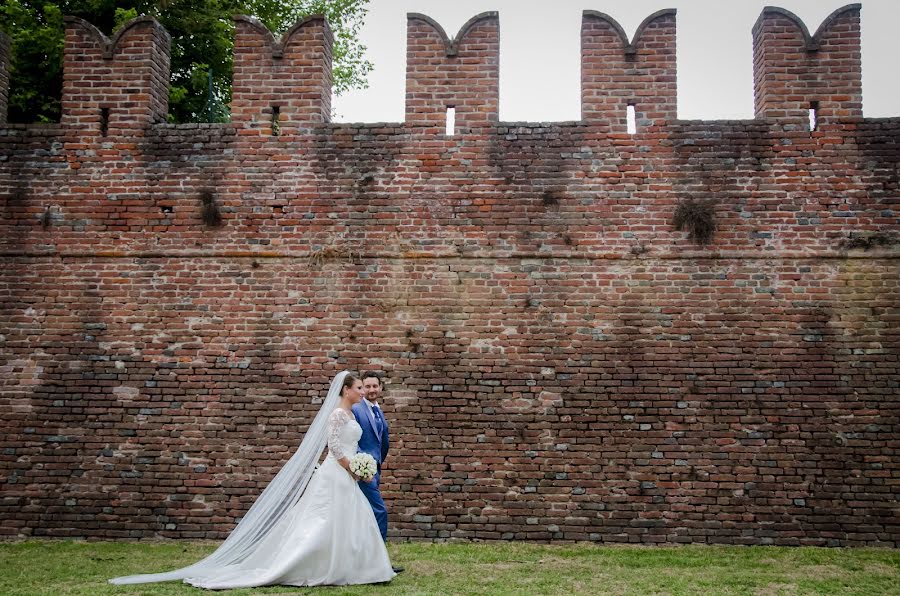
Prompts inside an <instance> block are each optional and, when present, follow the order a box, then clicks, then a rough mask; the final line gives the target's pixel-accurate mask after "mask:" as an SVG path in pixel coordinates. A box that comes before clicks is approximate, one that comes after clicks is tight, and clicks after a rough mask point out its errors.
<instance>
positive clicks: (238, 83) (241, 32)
mask: <svg viewBox="0 0 900 596" xmlns="http://www.w3.org/2000/svg"><path fill="white" fill-rule="evenodd" d="M333 44H334V37H333V35H332V33H331V29H330V28H329V27H328V23H327V22H326V20H325V17H324V16H321V15H314V16H310V17H307V18H305V19H303V20H302V21H300V22H298V23H297V24H295V25H294V26H293V27H291V28H290V29H288V30H287V31H286V32H285V33H284V34H283V35H282V36H281V37H280V38H279V39H277V40H276V39H275V37H274V36H273V35H272V32H271V31H269V30H268V29H267V28H266V26H265V25H263V24H262V23H260V22H259V21H257V20H256V19H253V18H251V17H247V16H237V17H235V34H234V83H233V88H232V101H231V120H232V122H234V123H235V124H236V125H237V126H239V127H241V126H242V127H253V128H256V129H258V130H259V132H260V133H261V134H273V135H277V134H281V133H286V132H290V131H291V130H292V129H297V128H303V127H309V126H310V125H313V124H319V123H323V122H329V121H330V120H331V85H332V73H331V67H332V53H331V52H332V46H333Z"/></svg>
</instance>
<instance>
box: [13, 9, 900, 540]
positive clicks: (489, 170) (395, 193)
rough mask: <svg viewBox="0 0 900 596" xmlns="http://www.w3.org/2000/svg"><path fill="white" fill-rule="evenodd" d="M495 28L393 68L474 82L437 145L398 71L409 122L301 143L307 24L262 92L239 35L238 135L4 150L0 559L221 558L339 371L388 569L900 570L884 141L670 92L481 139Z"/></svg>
mask: <svg viewBox="0 0 900 596" xmlns="http://www.w3.org/2000/svg"><path fill="white" fill-rule="evenodd" d="M857 10H858V9H857ZM839 13H840V15H839V16H841V19H843V18H845V17H846V14H847V13H846V12H840V11H839ZM782 17H783V15H782V14H780V13H771V12H765V13H764V14H763V17H762V19H763V20H765V19H769V18H773V19H782ZM673 18H674V16H673V15H671V14H670V13H664V14H662V15H661V16H660V15H658V16H656V17H651V18H650V19H648V21H647V22H645V24H646V27H645V28H643V34H641V35H640V36H637V41H636V42H635V43H636V44H637V45H636V46H635V47H637V48H638V57H637V58H636V60H637V61H638V62H636V66H634V68H636V69H638V71H639V70H640V68H641V64H642V63H641V62H640V60H642V58H641V55H640V52H641V51H642V50H641V47H642V46H641V44H642V43H643V42H642V41H641V40H649V39H651V37H649V36H650V31H654V34H653V35H655V36H661V37H660V39H670V36H671V28H672V27H674V21H673V20H672V19H673ZM584 21H585V24H584V26H583V28H582V32H583V35H584V36H585V37H584V39H583V47H584V48H589V47H592V44H593V43H594V41H592V40H595V39H597V38H598V36H601V37H602V36H606V37H610V38H612V39H613V41H616V42H617V43H619V44H620V45H619V49H618V50H617V51H622V52H624V51H625V50H624V49H623V48H625V49H627V44H623V42H622V41H621V37H620V39H615V37H614V36H610V35H608V34H607V33H603V34H600V33H598V32H597V31H596V29H595V27H596V26H600V27H603V26H606V27H607V28H608V29H609V28H611V30H612V31H616V30H617V29H618V30H621V27H618V25H617V24H615V22H614V21H611V20H610V19H609V17H604V18H601V19H598V17H597V14H596V13H586V14H585V17H584ZM834 22H835V23H837V22H839V19H835V20H834ZM497 23H498V21H497V18H496V16H495V15H481V16H480V17H476V18H475V19H473V20H472V21H470V22H469V23H468V24H467V25H466V26H464V27H463V29H462V31H461V33H460V34H459V35H458V36H457V37H456V38H455V41H453V42H450V41H449V40H448V38H447V36H446V34H444V33H443V32H442V31H441V30H440V29H439V28H435V25H434V24H433V22H430V20H428V19H426V18H423V17H422V16H421V15H411V16H410V27H409V35H410V40H409V47H411V48H421V49H419V50H415V51H411V52H412V53H411V56H415V55H416V54H418V53H420V52H426V50H425V49H424V48H426V47H427V48H433V49H434V51H435V52H436V54H435V55H436V56H437V57H438V58H439V60H437V58H436V60H437V61H438V62H439V64H440V65H439V68H438V70H441V69H443V70H442V72H444V75H442V76H447V77H448V78H447V80H450V79H452V78H453V77H455V76H457V75H453V73H459V72H460V70H458V68H459V67H460V66H461V65H462V64H467V65H469V68H472V69H475V70H476V71H478V72H479V73H481V74H480V75H478V76H481V77H483V79H479V78H478V77H475V78H476V79H478V80H483V81H485V82H484V84H483V86H482V85H481V84H479V88H480V89H484V96H483V97H482V98H481V100H482V101H481V103H480V104H479V101H477V100H478V97H474V98H473V97H467V98H465V99H466V100H467V101H469V103H468V104H465V103H462V102H459V103H457V106H460V107H458V112H457V113H458V122H460V120H461V122H460V128H459V130H458V134H457V135H454V136H447V135H445V134H443V130H442V129H443V124H442V122H441V120H440V118H443V117H444V113H443V112H444V110H445V108H446V105H445V103H446V102H447V101H449V99H448V98H452V100H453V101H458V100H459V98H460V97H461V96H462V95H463V88H462V87H461V86H460V85H457V84H455V83H447V85H446V86H447V90H445V91H442V92H441V93H438V92H436V91H435V92H434V93H432V92H430V91H428V90H427V89H428V88H431V89H437V88H438V87H439V84H438V83H436V82H434V81H433V80H431V79H430V78H428V77H426V76H425V75H422V76H421V77H420V76H419V74H416V73H418V72H419V67H418V66H415V65H410V67H409V69H408V72H410V73H412V74H411V75H410V76H411V77H412V78H414V79H416V80H418V81H420V82H419V83H417V85H420V86H418V87H415V89H418V90H419V92H421V94H420V95H421V98H424V99H423V101H422V102H421V103H416V104H413V105H416V106H419V107H416V108H415V109H413V110H412V112H411V111H410V107H411V105H410V104H409V103H408V105H407V112H408V121H407V122H406V123H397V124H365V125H361V124H329V123H327V122H326V120H327V118H326V117H325V115H326V111H323V110H325V106H326V105H327V100H325V99H321V101H320V98H322V97H323V96H322V95H321V93H320V92H321V88H322V87H323V86H326V85H327V84H328V74H327V73H328V72H330V64H329V60H328V56H330V37H329V35H328V33H327V26H325V25H324V23H323V22H322V21H321V20H319V21H316V20H311V21H309V22H306V23H305V24H302V27H301V26H298V28H297V29H295V30H294V33H289V34H287V35H286V36H284V37H282V38H281V39H282V41H283V40H285V39H287V40H290V39H292V35H293V37H294V38H297V36H305V35H307V33H308V34H309V38H310V39H311V40H312V39H318V40H319V44H320V45H319V46H316V45H315V43H313V42H310V43H309V44H307V45H303V48H304V49H303V50H298V51H300V52H301V53H302V52H306V53H307V54H308V55H309V56H312V57H315V56H318V57H319V58H316V59H312V58H311V59H310V60H309V61H307V62H304V58H302V57H299V56H298V57H296V58H290V60H296V62H292V63H293V64H297V65H300V64H304V63H309V64H312V66H310V69H311V70H309V71H307V72H308V73H311V74H308V75H304V76H302V77H299V76H298V78H297V79H296V80H294V81H293V84H286V83H285V82H284V81H277V82H273V83H272V84H271V86H267V85H266V84H265V76H266V75H265V72H266V70H265V69H267V68H272V69H281V70H279V71H278V72H280V73H281V74H280V76H282V77H290V76H291V73H292V72H295V69H294V68H293V67H291V68H287V69H285V68H282V67H281V66H280V65H281V64H287V63H286V62H285V63H278V62H277V60H285V59H288V53H289V48H290V47H291V44H289V43H282V45H281V46H280V50H279V46H278V45H277V44H276V45H275V46H273V47H274V48H275V50H273V52H270V51H269V49H268V47H266V46H265V43H262V45H260V43H259V42H257V41H252V40H253V39H256V40H263V41H265V42H266V43H270V42H271V43H274V38H273V37H271V36H270V35H267V32H265V31H263V30H261V29H260V28H259V26H258V25H256V24H254V23H252V22H249V21H244V20H239V21H238V28H237V31H238V36H239V37H238V42H237V43H236V46H237V47H238V48H239V49H238V51H239V52H240V51H246V52H251V51H253V52H257V53H256V54H254V56H257V57H255V58H253V60H257V61H258V62H259V63H260V64H262V65H263V66H259V67H258V68H259V70H256V71H253V75H252V76H256V77H259V78H258V79H256V80H258V81H259V84H258V89H259V91H258V94H257V95H254V94H247V95H246V97H245V101H246V102H247V103H246V104H245V105H246V106H248V107H247V111H246V112H243V113H244V114H247V116H246V118H244V117H241V118H238V117H236V118H235V122H233V123H232V124H229V125H171V124H162V123H156V122H154V120H153V118H151V117H150V116H149V114H150V112H147V111H141V112H140V114H139V116H140V118H143V120H142V122H143V124H141V125H135V127H136V131H135V132H134V134H132V132H131V131H129V132H127V133H125V132H122V133H119V132H116V133H114V134H113V133H112V132H110V134H108V135H107V138H105V139H101V138H90V137H89V135H88V133H89V132H90V131H92V130H94V126H95V125H94V123H93V122H94V120H91V119H87V120H83V121H81V122H79V123H78V124H73V123H72V121H71V120H66V119H64V120H63V122H62V123H61V124H58V125H44V126H23V125H8V126H6V127H4V128H0V157H2V160H0V200H2V201H3V203H2V211H0V214H2V216H0V227H2V234H0V252H2V254H3V264H4V266H3V268H2V270H0V297H2V301H0V412H2V414H0V425H2V426H0V428H2V431H3V434H2V439H0V443H2V445H0V482H2V483H3V487H4V488H3V494H2V498H0V534H3V535H7V536H16V535H33V536H71V537H75V536H77V537H93V538H120V537H121V538H126V537H129V538H135V537H151V536H162V537H171V538H221V537H223V536H224V535H225V534H226V533H227V532H228V530H229V529H230V528H231V527H232V526H233V524H234V521H235V519H236V518H238V517H240V515H242V514H243V512H244V511H246V509H247V507H248V506H249V504H250V503H251V502H252V500H253V498H254V496H255V495H256V494H258V492H259V490H260V489H261V488H262V487H263V486H265V484H266V482H268V480H269V479H270V478H271V476H272V475H273V474H274V473H275V472H276V471H277V470H278V468H279V467H280V466H281V465H282V463H283V462H284V461H285V460H286V459H287V457H288V456H289V455H290V453H291V452H292V451H293V449H295V447H296V445H297V444H298V442H299V441H300V439H301V438H302V435H303V430H304V428H305V426H306V425H307V424H308V422H309V420H310V419H311V416H312V415H313V413H314V412H315V411H316V408H317V407H318V405H317V402H316V399H317V398H320V397H321V396H322V395H323V394H324V392H325V391H326V389H327V386H328V382H329V380H330V378H331V377H332V376H333V374H334V373H335V372H336V371H338V370H341V369H345V368H349V369H354V370H359V369H363V368H378V369H384V370H386V371H388V373H389V376H390V385H389V388H388V392H387V395H386V398H385V402H386V409H387V412H388V416H389V419H390V420H391V422H392V438H393V446H392V452H391V456H390V457H389V459H388V462H387V467H386V470H385V474H384V483H385V484H384V493H385V497H386V500H387V501H388V505H389V508H390V512H391V536H392V537H394V538H412V539H447V538H468V539H531V540H592V541H597V542H642V543H662V542H668V543H676V542H700V543H732V544H788V545H790V544H816V545H892V546H897V545H898V541H900V531H898V517H897V511H896V506H895V504H896V492H897V485H898V479H900V466H898V458H897V452H896V450H897V447H898V445H897V437H898V418H897V416H898V399H897V393H898V379H900V377H898V367H900V358H898V356H900V333H898V329H900V325H898V322H900V275H898V261H897V257H898V255H900V252H898V249H897V245H896V244H894V242H896V239H897V238H896V232H897V224H898V216H897V212H896V209H897V207H896V205H897V197H898V192H900V190H898V184H900V179H898V171H900V166H898V163H900V119H879V120H873V119H863V118H860V117H857V116H853V115H839V114H835V115H834V117H829V118H825V119H824V120H823V121H822V122H821V125H820V126H819V128H818V130H816V131H812V132H810V131H809V130H808V129H807V128H806V127H805V126H804V122H803V119H802V118H800V114H795V115H790V117H789V115H785V116H784V117H780V118H763V117H759V118H758V119H756V120H747V121H718V122H702V121H678V120H675V119H674V106H673V104H671V103H670V101H673V100H674V87H672V86H670V83H673V82H672V81H670V80H669V77H670V76H671V74H672V73H671V72H670V71H669V70H668V67H667V68H666V69H664V70H665V72H664V73H662V74H661V75H660V77H661V78H659V79H654V80H657V81H658V82H659V83H660V85H659V86H658V87H657V86H656V83H654V82H653V81H650V82H648V83H647V85H648V87H647V88H648V89H650V90H651V91H652V93H651V94H650V95H649V96H650V97H653V98H657V99H654V100H653V101H650V102H647V103H646V104H645V105H646V106H647V107H646V113H647V114H651V113H652V114H658V116H652V117H651V116H648V117H645V118H644V122H643V123H640V124H639V126H638V131H637V133H636V134H635V135H628V134H625V133H624V132H623V131H622V130H621V126H620V124H621V123H620V121H619V118H620V117H621V114H620V112H621V107H622V104H621V102H619V101H618V100H617V101H616V102H612V103H611V104H610V106H611V107H610V108H609V112H606V113H604V112H603V109H604V108H601V107H598V106H601V105H603V104H602V102H600V103H598V102H595V103H592V104H591V105H592V106H594V107H592V108H591V110H592V111H591V114H592V116H591V117H590V118H589V119H587V118H586V119H585V120H584V121H581V122H571V123H558V124H537V123H526V124H522V123H516V124H509V123H503V122H499V121H498V119H497V117H496V105H497V104H496V97H497V95H496V68H497V62H496V58H497V53H496V39H497ZM604 24H605V25H604ZM126 27H127V26H126ZM144 31H147V32H150V31H156V29H155V27H154V26H152V24H151V23H144V24H140V26H132V27H131V28H130V29H129V33H128V34H127V35H129V36H131V35H138V33H139V32H144ZM476 34H477V36H483V41H479V42H478V43H474V39H475V37H476ZM141 35H143V33H141ZM154 35H157V34H156V33H154ZM242 35H243V36H246V37H245V38H242V37H240V36H242ZM817 35H820V34H819V33H817ZM154 39H159V37H158V36H157V37H154ZM304 39H306V38H305V37H304ZM479 39H481V37H479ZM766 39H769V38H766ZM766 39H763V40H757V42H756V47H757V48H759V47H760V46H765V45H766V44H773V43H781V41H779V39H780V38H778V37H775V38H771V39H769V40H768V41H766ZM266 40H270V41H266ZM460 40H462V42H461V43H460ZM304 43H306V42H304ZM667 43H668V41H666V42H665V43H662V44H661V47H659V48H657V49H658V53H659V55H661V56H669V55H670V54H669V50H668V49H666V48H667V47H669V46H667V45H666V44H667ZM441 44H443V46H442V45H441ZM454 44H455V45H456V47H458V54H457V56H458V57H460V58H465V60H462V61H460V62H458V63H454V62H453V60H455V59H456V58H454V57H453V56H448V55H447V54H446V50H445V49H444V48H448V47H450V48H452V47H454ZM251 47H253V48H257V49H254V50H251V49H250V48H251ZM241 48H243V49H241ZM298 48H299V46H298ZM153 51H155V50H153ZM278 51H281V52H283V53H282V57H281V58H277V57H274V58H273V56H275V55H277V53H278ZM427 51H431V50H427ZM775 54H778V53H777V52H775ZM84 55H85V56H88V57H87V58H85V59H84V60H82V61H81V62H87V63H88V64H81V65H80V66H81V68H95V67H96V68H107V69H111V72H110V73H109V77H110V80H115V77H117V76H119V75H117V74H116V72H117V71H116V69H118V68H120V67H121V68H126V67H125V66H120V63H119V62H117V58H115V57H113V58H109V57H104V56H103V55H102V53H97V54H89V53H87V52H86V53H85V54H84ZM759 55H760V54H759V53H757V57H758V56H759ZM763 55H768V54H765V53H764V54H763ZM668 59H669V58H666V60H668ZM317 60H318V61H317ZM585 60H587V58H585ZM67 64H68V63H67ZM141 64H143V65H144V66H140V67H137V68H138V69H140V68H144V69H147V68H157V66H154V65H153V64H150V63H148V62H141ZM254 64H255V62H254ZM592 64H593V65H592V66H590V69H591V72H592V73H594V74H593V75H592V77H593V76H594V75H597V73H598V72H599V69H600V68H601V65H600V63H592ZM622 64H623V63H622V62H621V61H619V62H611V65H610V68H611V69H614V71H615V73H616V74H615V76H614V77H612V78H611V79H610V81H612V80H613V79H615V80H616V81H619V82H621V81H624V79H622V78H621V76H622V75H621V69H622V68H623V66H622ZM128 68H129V70H134V69H135V68H134V67H133V65H132V66H129V67H128ZM672 68H674V66H672ZM586 69H587V67H586ZM238 72H250V71H238ZM132 74H133V75H134V76H136V77H139V78H140V77H143V78H140V80H144V81H146V80H150V79H148V78H146V77H145V76H144V75H145V74H146V73H143V74H142V73H132ZM638 74H640V72H638ZM450 75H453V77H451V76H450ZM123 76H124V74H123ZM466 76H468V75H466ZM597 76H599V75H597ZM237 78H238V75H237V74H236V79H237ZM423 80H427V82H421V81H423ZM235 84H236V85H237V84H238V83H237V80H236V83H235ZM584 84H585V85H587V84H588V82H587V80H586V79H585V83H584ZM610 84H611V85H613V86H614V87H613V88H616V89H618V88H619V87H615V86H616V85H618V84H619V83H614V82H610ZM440 85H443V83H441V84H440ZM590 85H593V87H592V89H593V91H592V93H591V94H590V96H591V97H600V96H602V89H603V84H602V81H601V79H600V78H592V79H591V82H590ZM429 86H430V87H429ZM67 89H68V91H67V93H83V91H80V90H79V91H76V90H73V89H72V88H71V87H68V88H67ZM657 89H662V90H663V91H657ZM670 91H671V93H672V94H671V95H670V94H669V92H670ZM775 91H777V90H775ZM416 93H417V92H416V91H415V90H413V91H410V90H409V89H408V92H407V97H408V99H409V98H410V97H413V96H416ZM443 93H445V95H442V94H443ZM284 94H294V95H293V96H291V97H287V96H286V95H284ZM770 95H771V94H770ZM583 96H585V97H588V95H586V94H584V93H583ZM616 96H618V94H616ZM293 97H296V98H304V99H302V100H301V99H298V100H297V101H298V102H299V103H297V104H295V105H297V106H304V107H303V108H302V109H301V108H299V107H298V109H297V111H295V112H293V114H298V115H297V116H296V117H294V116H290V117H288V116H285V122H286V123H287V124H286V126H287V129H281V130H279V131H278V132H279V134H272V132H273V131H272V129H271V115H270V114H268V113H267V112H266V110H267V109H269V108H271V106H272V105H276V104H275V102H276V101H284V102H285V103H284V104H283V105H284V106H286V107H285V108H283V109H284V111H283V112H281V114H282V115H286V114H289V113H291V112H290V110H289V108H288V107H287V106H291V105H292V104H291V102H292V101H294V100H293V99H292V98H293ZM432 97H433V98H434V100H435V101H434V102H433V103H429V101H430V98H432ZM822 97H825V95H823V96H822ZM305 98H309V100H308V101H307V99H305ZM64 100H65V98H64ZM823 101H824V100H823ZM653 102H658V103H660V105H659V106H654V105H652V104H653ZM465 105H469V106H471V111H466V110H468V109H469V108H464V107H462V106H465ZM479 105H480V106H481V107H482V108H483V109H480V108H479ZM306 108H309V109H308V110H307V109H306ZM87 111H90V109H87ZM95 116H96V114H93V115H92V114H84V117H85V118H89V117H91V118H93V117H95ZM110 122H112V120H110ZM295 124H296V125H295ZM282 133H283V134H282ZM91 134H93V135H94V136H95V137H96V133H91ZM686 198H695V199H711V200H713V201H714V205H715V207H714V208H715V218H716V222H717V231H716V235H715V237H714V240H713V242H712V244H710V245H708V246H698V245H696V244H693V243H692V242H690V241H689V240H688V239H687V234H686V233H685V232H683V231H675V230H673V228H672V225H671V220H672V216H673V213H674V211H675V208H676V206H677V204H678V203H679V202H680V201H682V200H684V199H686ZM204 210H206V211H207V213H208V212H209V211H216V212H218V214H219V215H220V216H221V223H220V224H219V225H216V222H215V221H214V218H212V219H210V218H207V219H206V222H208V223H204V218H203V213H204Z"/></svg>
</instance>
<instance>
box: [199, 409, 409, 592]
mask: <svg viewBox="0 0 900 596" xmlns="http://www.w3.org/2000/svg"><path fill="white" fill-rule="evenodd" d="M361 435H362V429H361V428H360V426H359V424H358V423H357V422H356V420H355V419H354V418H353V414H351V413H349V412H347V411H346V410H344V409H342V408H337V409H335V410H334V411H333V412H331V414H330V415H329V417H328V455H327V456H326V458H325V461H324V462H323V463H322V465H321V466H319V468H318V469H317V470H316V471H315V472H314V473H313V476H312V479H311V480H310V482H309V485H308V486H307V487H306V490H305V491H304V492H303V496H302V497H300V499H299V500H298V501H297V503H296V504H294V505H293V506H292V507H291V509H290V510H288V511H287V513H286V514H285V515H284V516H283V517H282V518H281V519H280V520H279V522H278V523H277V524H276V525H275V526H274V527H273V528H272V529H271V531H270V532H269V533H268V534H267V535H266V537H265V538H264V539H263V540H262V541H261V542H260V543H259V545H257V546H256V548H255V549H254V550H253V552H252V554H251V555H250V556H249V557H247V558H246V559H244V560H243V561H241V562H240V563H235V564H233V565H227V566H223V567H220V568H217V569H215V570H214V571H212V572H211V573H210V574H209V575H206V574H201V575H199V576H194V575H190V576H188V577H185V578H184V581H185V582H186V583H189V584H192V585H194V586H197V587H200V588H208V589H214V590H219V589H227V588H250V587H256V586H270V585H289V586H319V585H345V584H368V583H376V582H386V581H388V580H390V579H391V578H393V577H394V575H396V574H395V573H394V571H393V569H392V568H391V562H390V559H389V558H388V553H387V548H386V547H385V545H384V541H383V540H382V538H381V534H380V532H379V530H378V523H377V522H376V521H375V514H373V513H372V508H371V506H370V505H369V502H368V501H367V500H366V497H365V495H363V493H362V491H361V490H360V489H359V486H357V484H356V481H355V480H353V478H352V477H351V476H350V474H349V473H347V471H346V470H345V469H344V468H343V467H341V465H340V463H338V461H337V460H338V459H339V458H341V457H352V456H353V455H354V454H355V453H356V450H357V442H358V441H359V437H360V436H361Z"/></svg>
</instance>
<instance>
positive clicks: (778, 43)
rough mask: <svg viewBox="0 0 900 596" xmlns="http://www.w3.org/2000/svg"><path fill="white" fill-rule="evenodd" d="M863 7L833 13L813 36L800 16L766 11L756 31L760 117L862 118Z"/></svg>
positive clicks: (848, 7)
mask: <svg viewBox="0 0 900 596" xmlns="http://www.w3.org/2000/svg"><path fill="white" fill-rule="evenodd" d="M860 8H861V5H860V4H850V5H847V6H844V7H843V8H839V9H838V10H835V11H834V12H832V13H831V15H829V16H828V18H826V19H825V21H824V22H823V23H822V25H821V26H820V27H819V29H818V30H817V31H816V32H815V34H814V35H810V34H809V29H807V27H806V25H805V24H804V23H803V21H801V20H800V19H799V18H798V17H797V15H795V14H793V13H792V12H790V11H787V10H784V9H783V8H774V7H771V6H770V7H766V8H765V9H764V10H763V12H762V14H761V15H760V16H759V19H757V21H756V24H755V25H754V26H753V72H754V91H755V105H756V116H757V117H758V118H759V117H761V118H781V119H791V118H803V117H806V116H807V115H808V114H809V111H810V110H814V111H815V112H816V118H817V119H818V120H820V121H824V120H834V119H841V118H859V117H862V66H861V64H862V60H861V56H862V52H861V47H860Z"/></svg>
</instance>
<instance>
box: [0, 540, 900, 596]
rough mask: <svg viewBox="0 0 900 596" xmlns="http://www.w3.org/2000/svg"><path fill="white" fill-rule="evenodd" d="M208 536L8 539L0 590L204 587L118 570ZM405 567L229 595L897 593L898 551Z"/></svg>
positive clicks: (434, 549) (411, 563)
mask: <svg viewBox="0 0 900 596" xmlns="http://www.w3.org/2000/svg"><path fill="white" fill-rule="evenodd" d="M213 548H214V545H213V544H211V543H196V542H154V543H140V544H139V543H121V542H120V543H111V542H72V541H28V542H6V543H0V594H9V595H12V594H53V595H56V594H91V595H94V594H202V593H205V592H204V591H202V590H198V589H197V588H193V587H191V586H187V585H185V584H181V583H178V582H169V583H164V584H144V585H138V586H112V585H109V584H107V583H106V579H107V578H110V577H113V576H116V575H127V574H133V573H150V572H154V571H166V570H170V569H173V568H176V567H180V566H184V565H186V564H188V563H191V562H193V561H196V560H197V559H199V558H201V557H202V555H204V554H206V553H208V552H210V551H211V550H212V549H213ZM390 552H391V559H392V560H393V562H394V563H395V564H398V565H403V566H405V567H406V572H405V573H402V574H400V575H399V576H397V577H396V578H395V579H394V581H392V582H391V583H390V584H387V585H378V586H352V587H345V588H316V589H310V588H289V587H272V588H256V589H252V590H232V591H230V592H228V593H229V594H311V593H325V594H335V595H337V594H391V595H392V596H393V595H401V594H567V595H575V594H760V595H768V594H861V595H862V594H865V595H866V596H870V595H874V594H900V550H897V549H867V548H858V549H820V548H776V547H714V546H685V547H599V546H595V545H591V544H577V545H564V546H549V545H542V544H509V543H495V544H487V543H479V544H462V543H455V544H431V543H403V544H393V543H392V544H390Z"/></svg>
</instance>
